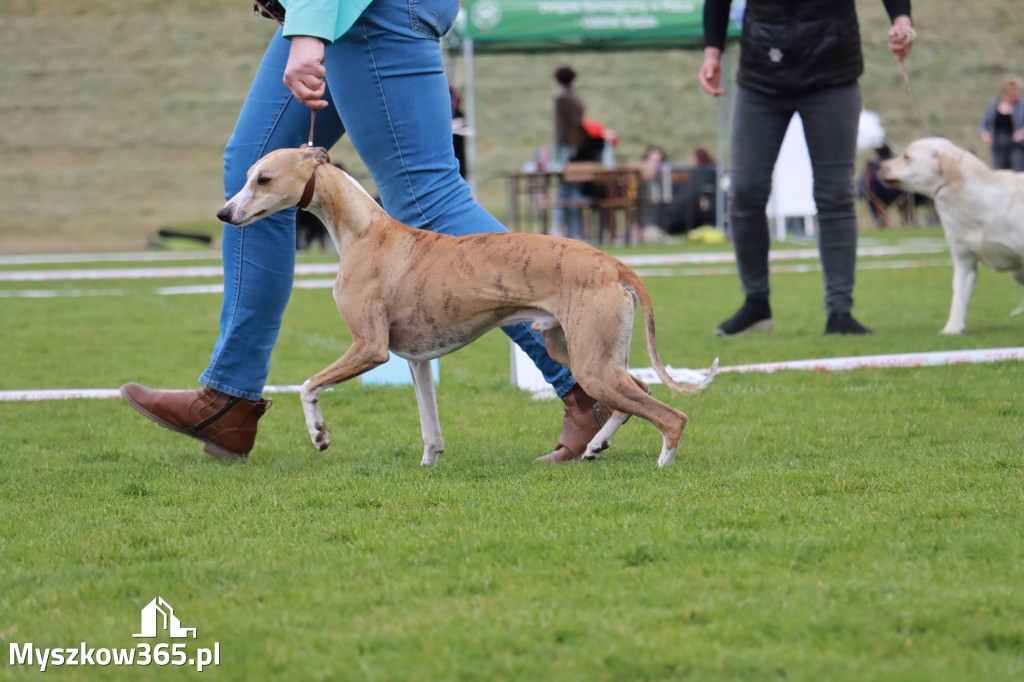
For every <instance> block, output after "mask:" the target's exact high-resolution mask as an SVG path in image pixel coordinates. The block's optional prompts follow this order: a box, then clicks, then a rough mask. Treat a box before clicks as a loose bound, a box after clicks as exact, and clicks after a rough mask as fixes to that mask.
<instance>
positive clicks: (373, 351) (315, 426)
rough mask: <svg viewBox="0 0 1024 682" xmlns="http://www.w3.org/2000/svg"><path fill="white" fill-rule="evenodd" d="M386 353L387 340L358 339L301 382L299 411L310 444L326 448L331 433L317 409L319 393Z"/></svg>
mask: <svg viewBox="0 0 1024 682" xmlns="http://www.w3.org/2000/svg"><path fill="white" fill-rule="evenodd" d="M388 357H389V356H388V348H387V344H386V343H385V344H383V345H379V344H377V345H374V344H368V343H366V342H363V341H358V340H357V341H356V342H355V343H354V344H352V346H351V347H350V348H349V349H348V351H346V352H345V354H344V355H342V356H341V357H340V358H338V359H337V360H336V361H334V363H332V364H331V365H330V366H329V367H327V368H325V369H323V370H321V371H319V372H317V373H316V374H314V375H313V376H312V377H310V378H309V379H307V380H306V382H305V383H304V384H302V389H301V390H300V391H299V396H300V397H301V399H302V411H303V413H304V414H305V415H306V428H307V429H308V430H309V437H310V438H311V439H312V441H313V445H315V446H316V447H317V448H318V449H319V450H321V451H322V450H326V449H327V448H328V447H330V445H331V437H330V434H329V433H328V432H327V425H326V424H325V423H324V418H323V413H322V412H321V410H320V393H321V392H323V391H325V390H327V389H328V388H331V387H332V386H335V385H336V384H340V383H341V382H342V381H345V380H346V379H351V378H352V377H354V376H358V375H360V374H362V373H363V372H366V371H369V370H371V369H373V368H374V367H377V366H378V365H382V364H384V363H385V362H387V361H388Z"/></svg>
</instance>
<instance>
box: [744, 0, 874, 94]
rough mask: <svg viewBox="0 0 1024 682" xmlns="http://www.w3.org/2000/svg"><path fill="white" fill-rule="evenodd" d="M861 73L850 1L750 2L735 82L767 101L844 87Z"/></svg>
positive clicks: (760, 0)
mask: <svg viewBox="0 0 1024 682" xmlns="http://www.w3.org/2000/svg"><path fill="white" fill-rule="evenodd" d="M863 72H864V58H863V56H862V55H861V49H860V29H859V27H858V25H857V10H856V7H855V6H854V0H749V1H748V2H747V6H746V10H745V11H744V15H743V32H742V36H741V37H740V67H739V71H738V72H737V74H736V80H737V81H738V82H739V84H740V85H742V86H743V87H745V88H748V89H750V90H756V91H758V92H762V93H765V94H769V95H795V94H800V93H803V92H807V91H809V90H817V89H820V88H827V87H834V86H839V85H849V84H851V83H854V82H856V81H857V79H858V78H859V77H860V75H861V73H863Z"/></svg>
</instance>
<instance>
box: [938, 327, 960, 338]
mask: <svg viewBox="0 0 1024 682" xmlns="http://www.w3.org/2000/svg"><path fill="white" fill-rule="evenodd" d="M939 333H940V334H942V335H943V336H958V335H960V334H963V333H964V328H963V327H956V326H952V327H951V326H950V325H948V324H947V325H946V326H945V327H943V328H942V331H941V332H939Z"/></svg>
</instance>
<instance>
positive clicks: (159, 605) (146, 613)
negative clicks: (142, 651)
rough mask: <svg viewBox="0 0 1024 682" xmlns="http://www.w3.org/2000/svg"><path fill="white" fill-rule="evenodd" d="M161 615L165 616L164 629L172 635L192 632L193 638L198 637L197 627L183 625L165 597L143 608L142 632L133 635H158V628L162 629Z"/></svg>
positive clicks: (185, 635)
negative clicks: (184, 626)
mask: <svg viewBox="0 0 1024 682" xmlns="http://www.w3.org/2000/svg"><path fill="white" fill-rule="evenodd" d="M160 616H163V629H164V630H167V631H168V632H169V633H170V635H171V637H188V636H189V633H190V632H191V633H192V639H195V638H196V629H195V628H183V627H181V621H179V620H178V618H177V617H176V616H175V615H174V609H173V608H171V605H170V604H168V603H167V602H165V601H164V598H163V597H157V598H156V599H154V600H153V601H151V602H149V603H148V604H146V606H145V608H143V609H142V632H141V633H140V634H138V635H132V637H156V633H157V630H158V629H160V627H159V625H160Z"/></svg>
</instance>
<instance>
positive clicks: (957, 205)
mask: <svg viewBox="0 0 1024 682" xmlns="http://www.w3.org/2000/svg"><path fill="white" fill-rule="evenodd" d="M878 177H879V178H880V179H881V180H882V182H883V183H885V184H886V185H888V186H889V187H895V188H898V189H902V190H905V191H907V192H914V193H916V194H922V195H924V196H927V197H931V199H932V200H933V201H934V202H935V210H936V212H937V213H938V214H939V220H940V221H942V229H943V230H944V231H945V233H946V241H947V242H948V243H949V250H950V253H951V254H952V256H953V303H952V305H951V306H950V309H949V321H948V322H946V326H945V327H943V328H942V331H941V332H940V333H942V334H961V333H963V331H964V326H965V324H966V321H967V305H968V304H969V303H970V302H971V294H972V293H973V292H974V283H975V281H976V280H977V278H978V262H979V261H980V262H982V263H984V264H985V265H987V266H989V267H990V268H992V269H993V270H995V271H997V272H1004V271H1009V272H1010V274H1011V275H1012V276H1013V278H1014V279H1015V280H1017V282H1018V283H1020V284H1024V173H1013V172H1010V171H1004V170H1000V171H994V170H992V169H991V168H989V167H988V166H986V165H985V164H984V162H982V161H981V160H980V159H978V157H976V156H974V155H973V154H971V153H970V152H968V151H966V150H964V149H961V148H960V147H958V146H956V145H955V144H953V143H952V142H950V141H949V140H946V139H944V138H941V137H925V138H922V139H920V140H915V141H914V142H911V143H910V144H909V145H907V148H906V149H905V150H904V151H903V154H901V155H900V156H898V157H895V158H892V159H889V160H888V161H885V162H883V163H882V166H881V168H880V169H879V173H878ZM1021 312H1024V303H1022V304H1021V305H1020V306H1019V307H1018V308H1017V309H1016V310H1014V311H1013V313H1012V314H1013V315H1017V314H1019V313H1021Z"/></svg>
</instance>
